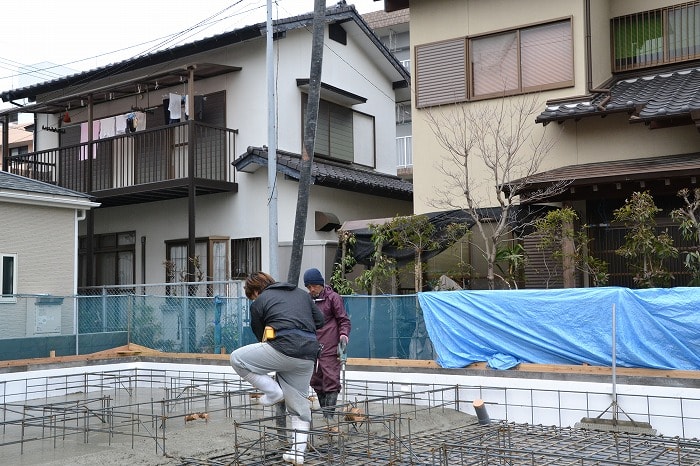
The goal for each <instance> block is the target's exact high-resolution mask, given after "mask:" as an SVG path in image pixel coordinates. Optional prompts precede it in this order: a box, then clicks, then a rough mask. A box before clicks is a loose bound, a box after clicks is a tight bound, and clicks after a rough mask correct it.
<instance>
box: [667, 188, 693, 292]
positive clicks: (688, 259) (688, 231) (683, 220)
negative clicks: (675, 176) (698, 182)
mask: <svg viewBox="0 0 700 466" xmlns="http://www.w3.org/2000/svg"><path fill="white" fill-rule="evenodd" d="M691 193H692V194H691ZM678 197H680V198H681V199H683V204H684V205H683V207H679V208H678V209H674V210H673V211H671V218H672V219H673V220H675V221H677V222H680V225H679V228H680V231H681V235H682V236H683V238H684V239H686V240H691V241H693V242H694V243H695V244H694V246H693V247H692V249H691V250H689V251H686V253H685V260H684V261H683V263H684V264H685V267H686V268H687V269H688V271H689V272H690V282H689V283H688V285H689V286H700V222H699V219H698V213H699V212H698V210H700V188H695V189H693V190H692V191H691V190H689V189H687V188H684V189H681V190H680V191H678Z"/></svg>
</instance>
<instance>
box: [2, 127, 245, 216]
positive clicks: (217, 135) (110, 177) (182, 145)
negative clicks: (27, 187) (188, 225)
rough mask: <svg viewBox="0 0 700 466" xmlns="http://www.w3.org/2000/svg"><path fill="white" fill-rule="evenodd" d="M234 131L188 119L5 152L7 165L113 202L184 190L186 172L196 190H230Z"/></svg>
mask: <svg viewBox="0 0 700 466" xmlns="http://www.w3.org/2000/svg"><path fill="white" fill-rule="evenodd" d="M236 133H237V132H236V131H235V130H232V129H228V128H220V127H216V126H211V125H208V124H205V123H201V122H196V121H187V122H183V123H178V124H174V125H169V126H164V127H159V128H154V129H149V130H145V131H138V132H136V133H128V134H123V135H118V136H115V137H110V138H104V139H98V140H96V141H94V142H92V143H81V144H76V145H72V146H65V147H59V148H55V149H48V150H42V151H38V152H32V153H28V154H23V155H18V156H13V157H9V158H8V166H7V171H9V172H11V173H15V174H18V175H22V176H26V177H28V178H32V179H35V180H39V181H45V182H48V183H52V184H56V185H58V186H61V187H64V188H68V189H72V190H74V191H78V192H82V193H88V194H92V195H93V196H95V197H96V199H97V200H98V201H101V202H103V203H105V202H106V203H107V204H110V203H111V204H114V205H118V204H128V203H135V202H147V201H150V200H158V199H167V198H174V197H183V196H186V195H187V193H188V187H189V181H190V178H192V179H193V180H195V185H196V190H197V193H210V192H222V191H232V190H235V171H234V168H233V167H232V166H231V162H232V161H233V159H234V158H235V151H236V145H235V136H236ZM190 174H192V177H190ZM137 193H138V195H137Z"/></svg>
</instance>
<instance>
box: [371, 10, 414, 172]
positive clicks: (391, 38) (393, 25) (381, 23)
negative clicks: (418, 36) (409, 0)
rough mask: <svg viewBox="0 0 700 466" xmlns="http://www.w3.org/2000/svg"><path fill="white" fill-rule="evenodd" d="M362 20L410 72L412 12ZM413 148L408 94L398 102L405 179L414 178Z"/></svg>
mask: <svg viewBox="0 0 700 466" xmlns="http://www.w3.org/2000/svg"><path fill="white" fill-rule="evenodd" d="M362 17H363V18H364V19H365V21H367V24H368V25H369V27H370V28H372V30H373V31H374V32H375V34H377V36H379V40H381V41H382V43H383V44H384V45H386V47H387V48H388V49H389V51H390V52H391V53H392V54H393V55H394V56H395V57H396V58H397V59H398V60H399V61H400V62H401V64H402V65H403V66H404V68H406V69H407V70H409V71H410V69H411V50H410V45H411V33H410V30H409V18H410V15H409V10H408V8H405V9H401V10H398V11H393V12H391V13H387V12H385V11H382V10H379V11H373V12H371V13H366V14H364V15H362ZM412 150H413V147H412V145H411V94H410V92H405V93H404V95H403V96H402V98H400V99H398V100H397V102H396V164H397V174H398V175H399V176H400V177H402V178H405V179H409V180H410V179H412V177H413V152H412Z"/></svg>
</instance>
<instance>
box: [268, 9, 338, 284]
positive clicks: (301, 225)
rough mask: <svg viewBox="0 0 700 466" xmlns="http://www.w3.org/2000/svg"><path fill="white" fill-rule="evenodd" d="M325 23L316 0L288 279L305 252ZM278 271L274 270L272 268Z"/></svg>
mask: <svg viewBox="0 0 700 466" xmlns="http://www.w3.org/2000/svg"><path fill="white" fill-rule="evenodd" d="M325 24H326V2H325V1H324V0H314V20H313V28H312V31H311V69H310V71H309V95H308V100H307V104H306V114H305V115H304V147H303V148H302V151H301V168H300V169H299V191H298V193H297V210H296V216H295V218H294V233H293V237H292V254H291V258H290V262H289V271H288V272H287V282H289V283H298V282H299V273H300V272H301V260H302V257H303V253H304V238H305V237H306V220H307V216H308V213H309V191H310V189H311V188H310V186H311V166H312V165H313V161H314V150H315V148H314V146H315V143H316V126H317V124H318V108H319V101H320V100H321V69H322V64H323V37H324V34H325V32H324V31H325ZM271 272H272V273H276V271H275V270H271Z"/></svg>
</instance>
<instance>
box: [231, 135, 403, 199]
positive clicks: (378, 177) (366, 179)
mask: <svg viewBox="0 0 700 466" xmlns="http://www.w3.org/2000/svg"><path fill="white" fill-rule="evenodd" d="M233 165H234V166H235V167H236V169H237V170H239V171H254V170H255V169H257V167H260V166H267V148H266V147H265V148H260V147H249V148H248V150H247V151H246V153H245V154H243V155H242V156H240V157H238V158H237V159H236V160H235V161H234V162H233ZM300 169H301V157H300V156H299V155H298V154H293V153H290V152H286V151H280V150H278V151H277V171H278V172H280V173H284V174H285V175H287V176H290V177H291V178H294V179H296V180H298V179H299V171H300ZM311 180H312V181H311V182H312V183H313V184H315V185H318V186H325V187H328V188H336V189H343V190H346V191H355V192H362V193H365V194H371V195H375V196H382V197H388V198H392V199H399V200H404V201H410V200H412V199H413V184H411V183H410V182H408V181H405V180H402V179H401V178H399V177H398V176H392V175H386V174H383V173H378V172H375V171H372V170H369V169H366V168H364V167H358V166H355V165H345V164H341V163H334V162H331V161H327V160H320V159H318V158H315V159H314V162H313V166H312V167H311Z"/></svg>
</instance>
